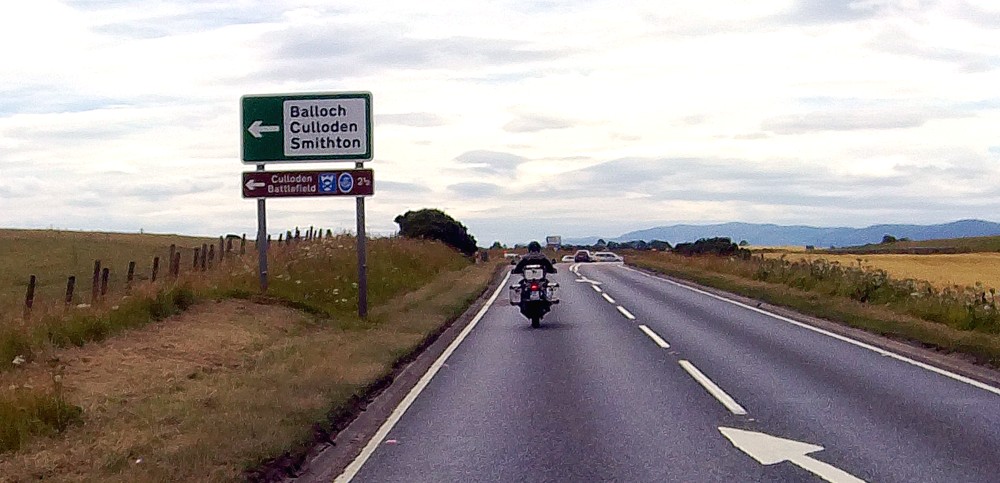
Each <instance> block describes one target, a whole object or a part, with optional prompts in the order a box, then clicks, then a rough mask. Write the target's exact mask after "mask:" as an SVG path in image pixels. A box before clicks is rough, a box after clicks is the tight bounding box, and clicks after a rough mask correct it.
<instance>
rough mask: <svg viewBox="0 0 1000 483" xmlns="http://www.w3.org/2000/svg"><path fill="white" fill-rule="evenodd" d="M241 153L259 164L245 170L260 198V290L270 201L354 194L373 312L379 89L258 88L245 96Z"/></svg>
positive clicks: (363, 291) (364, 286)
mask: <svg viewBox="0 0 1000 483" xmlns="http://www.w3.org/2000/svg"><path fill="white" fill-rule="evenodd" d="M240 107H241V125H240V131H241V136H242V144H241V146H240V147H241V150H240V152H241V157H242V158H243V162H244V163H246V164H255V165H257V170H256V171H252V172H244V173H243V181H242V184H243V197H244V198H257V245H258V253H259V256H260V264H259V265H260V290H261V293H265V292H267V248H268V247H267V221H266V213H265V205H264V201H265V199H266V198H275V197H301V196H354V197H355V198H356V201H355V203H356V206H357V244H358V316H360V317H362V318H365V317H367V316H368V271H367V257H366V246H365V245H366V234H365V198H364V197H365V196H372V195H373V194H374V176H373V173H372V170H370V169H364V162H365V161H368V160H371V159H372V146H373V143H372V120H373V118H372V95H371V93H370V92H332V93H309V94H283V95H250V96H243V97H242V98H241V99H240ZM317 161H354V162H355V169H353V170H352V169H340V170H325V171H288V172H274V171H272V172H267V171H265V170H264V163H302V162H317Z"/></svg>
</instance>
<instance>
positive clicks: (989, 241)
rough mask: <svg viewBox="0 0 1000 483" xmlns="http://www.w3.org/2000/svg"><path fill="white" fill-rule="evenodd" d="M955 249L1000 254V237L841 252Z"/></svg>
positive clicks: (870, 246) (883, 245)
mask: <svg viewBox="0 0 1000 483" xmlns="http://www.w3.org/2000/svg"><path fill="white" fill-rule="evenodd" d="M913 248H918V249H932V248H942V249H955V250H956V251H957V252H961V253H965V252H975V253H978V252H1000V236H980V237H967V238H941V239H938V240H923V241H897V242H894V243H871V244H868V245H862V246H858V247H845V248H842V249H839V250H840V251H847V252H852V251H872V250H874V251H884V250H907V249H913Z"/></svg>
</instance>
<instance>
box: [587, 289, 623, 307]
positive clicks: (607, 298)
mask: <svg viewBox="0 0 1000 483" xmlns="http://www.w3.org/2000/svg"><path fill="white" fill-rule="evenodd" d="M591 286H593V285H591ZM601 295H603V296H604V300H607V301H608V302H609V303H612V304H616V303H618V302H615V299H613V298H611V296H610V295H608V294H606V293H602V294H601Z"/></svg>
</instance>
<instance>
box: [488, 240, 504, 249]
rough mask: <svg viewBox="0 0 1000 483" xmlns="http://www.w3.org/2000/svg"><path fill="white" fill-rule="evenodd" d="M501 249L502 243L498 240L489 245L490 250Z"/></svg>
mask: <svg viewBox="0 0 1000 483" xmlns="http://www.w3.org/2000/svg"><path fill="white" fill-rule="evenodd" d="M501 249H503V245H501V244H500V242H499V241H495V242H493V245H491V246H490V250H501Z"/></svg>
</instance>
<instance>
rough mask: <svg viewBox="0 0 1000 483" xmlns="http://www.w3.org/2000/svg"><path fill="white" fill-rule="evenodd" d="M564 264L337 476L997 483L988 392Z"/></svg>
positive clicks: (901, 361)
mask: <svg viewBox="0 0 1000 483" xmlns="http://www.w3.org/2000/svg"><path fill="white" fill-rule="evenodd" d="M558 267H559V269H560V273H559V274H557V275H555V276H554V279H555V280H556V281H557V282H559V283H560V284H561V287H562V288H561V298H562V303H561V304H560V305H558V306H556V307H555V308H554V309H553V311H552V312H551V313H550V314H548V315H547V316H546V317H545V319H544V320H543V322H542V327H541V328H539V329H532V328H531V327H530V326H529V322H528V321H527V320H526V319H524V318H523V317H521V316H520V314H519V313H518V312H517V308H516V307H511V306H509V305H508V304H507V299H506V293H501V294H500V297H499V298H498V299H497V300H496V301H495V302H494V303H493V304H492V305H491V306H490V308H489V310H487V311H486V312H485V313H484V314H483V316H482V318H481V319H479V320H478V323H477V325H476V326H475V327H474V328H473V329H472V330H471V331H470V332H469V333H468V337H466V338H465V339H464V341H463V342H461V344H459V345H458V346H457V348H456V349H455V350H454V352H453V353H451V354H450V356H448V357H447V359H446V360H444V364H443V365H442V366H441V367H440V370H439V371H438V372H437V373H436V375H434V376H433V377H432V378H430V379H429V382H427V384H426V385H425V386H424V387H423V389H422V391H421V392H420V393H419V395H417V396H416V398H415V399H413V400H412V404H411V405H409V406H408V408H407V409H406V410H405V412H404V413H402V415H401V417H399V419H398V422H395V424H394V425H392V426H391V427H389V425H386V426H384V427H383V433H384V435H382V434H380V435H378V436H376V439H374V440H373V441H372V442H371V443H370V445H369V450H368V451H366V452H364V453H362V456H361V458H360V459H358V460H356V463H355V464H354V465H352V466H351V467H349V468H348V471H347V472H346V473H345V474H343V475H341V477H340V480H341V481H346V480H348V479H349V478H352V477H353V481H359V482H360V481H364V482H368V481H371V482H390V481H400V482H402V481H405V482H420V481H428V482H431V481H433V482H441V481H462V482H471V481H532V482H533V481H685V482H696V481H726V480H728V481H739V482H743V481H823V480H827V481H838V482H839V481H860V480H864V481H886V482H889V481H899V482H915V481H921V482H927V481H948V482H953V481H975V482H987V481H1000V389H997V388H996V387H993V386H989V385H984V384H981V383H978V384H977V383H975V382H974V381H971V380H963V378H961V376H955V375H953V374H951V373H947V372H946V371H944V372H942V371H940V370H936V369H935V368H933V367H927V366H921V365H920V363H914V361H911V360H907V359H906V358H904V357H900V356H897V355H895V354H892V353H888V352H885V351H882V350H879V349H875V348H873V347H870V346H865V345H864V344H859V343H857V342H854V341H851V340H845V339H844V338H843V337H840V336H836V335H833V334H830V333H824V332H823V331H820V330H816V329H813V328H811V327H809V326H805V325H802V324H797V323H795V322H794V321H792V320H790V319H784V318H782V317H780V316H775V315H773V314H769V313H766V312H764V311H761V310H760V309H757V308H755V307H753V306H748V305H741V304H738V303H733V302H731V301H726V300H723V299H721V298H719V297H716V296H713V295H711V294H708V293H704V292H700V291H697V290H692V289H690V288H687V287H684V286H680V285H678V284H675V283H673V282H670V281H666V280H662V279H659V278H655V277H651V276H648V275H646V274H643V273H641V272H637V271H635V270H632V269H629V268H626V267H623V266H621V265H620V264H583V265H579V266H576V265H574V266H572V267H574V269H575V270H577V271H578V273H579V275H578V274H577V273H573V271H571V270H570V268H571V266H570V265H568V264H560V265H558ZM575 267H578V268H575ZM355 471H356V473H355Z"/></svg>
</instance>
